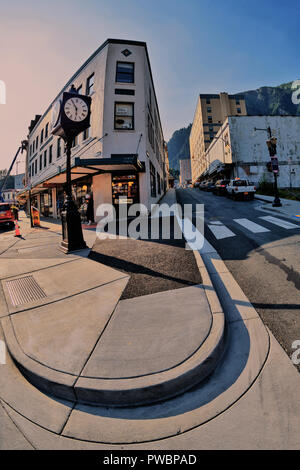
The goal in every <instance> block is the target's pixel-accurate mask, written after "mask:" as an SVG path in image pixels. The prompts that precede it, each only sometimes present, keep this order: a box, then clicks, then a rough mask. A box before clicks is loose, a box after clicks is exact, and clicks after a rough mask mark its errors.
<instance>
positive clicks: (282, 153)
mask: <svg viewBox="0 0 300 470" xmlns="http://www.w3.org/2000/svg"><path fill="white" fill-rule="evenodd" d="M268 128H270V129H271V133H272V136H273V137H276V138H277V157H278V163H279V174H278V186H279V187H280V188H299V187H300V116H229V117H228V118H227V119H226V120H225V122H224V124H223V125H222V127H221V128H220V130H219V132H218V133H217V135H216V137H215V138H214V140H213V141H212V142H211V144H210V146H209V147H208V149H207V150H206V152H205V158H206V161H207V169H206V170H205V171H204V173H202V177H203V178H204V177H205V178H220V179H221V178H246V179H249V180H251V181H253V182H255V183H256V184H257V185H258V184H260V183H263V182H272V181H273V179H274V177H273V174H272V173H270V172H269V171H268V170H267V163H268V162H270V155H269V151H268V147H267V144H266V141H267V140H268V139H269V133H268Z"/></svg>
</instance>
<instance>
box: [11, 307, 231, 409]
mask: <svg viewBox="0 0 300 470" xmlns="http://www.w3.org/2000/svg"><path fill="white" fill-rule="evenodd" d="M2 328H3V332H4V335H5V340H6V343H7V348H8V350H9V352H10V354H11V356H12V358H13V359H14V361H15V363H16V364H17V365H18V368H19V369H20V371H21V372H22V374H23V375H24V376H25V377H26V378H27V379H28V381H29V382H30V383H31V384H32V385H34V386H35V387H37V388H38V389H39V390H41V391H43V392H45V393H48V394H51V395H53V396H56V397H58V398H61V399H64V400H70V401H74V402H78V403H83V404H88V405H96V406H101V405H106V406H121V407H124V406H137V405H142V404H150V403H154V402H158V401H162V400H165V399H168V398H171V397H174V396H176V395H178V394H182V393H183V392H185V391H186V390H188V389H190V388H191V387H193V386H195V385H197V384H198V383H199V382H201V381H202V380H204V379H205V378H206V377H207V376H208V375H210V374H211V373H212V371H213V370H214V368H215V367H216V366H217V364H218V361H219V359H220V357H221V355H222V353H223V346H224V328H225V322H224V314H223V313H217V314H213V315H212V327H211V330H210V333H209V335H208V336H207V338H206V339H205V341H204V343H202V345H201V346H200V348H199V349H198V350H197V351H196V352H195V353H194V354H193V355H192V356H191V357H190V358H188V359H187V360H186V361H184V362H183V363H182V364H180V365H179V366H176V367H174V368H172V369H170V370H167V371H164V372H161V373H157V374H152V375H149V376H143V377H137V378H133V379H114V380H109V379H107V380H106V379H91V378H84V377H77V376H75V375H71V374H66V373H63V372H59V371H56V370H53V369H50V368H48V367H46V366H44V365H42V364H40V363H38V362H36V361H35V360H33V359H31V358H29V357H28V356H27V355H26V354H25V353H24V352H23V351H22V349H21V347H20V345H19V343H18V341H17V339H16V336H15V333H14V330H13V327H12V323H11V320H10V318H9V317H5V318H4V319H2Z"/></svg>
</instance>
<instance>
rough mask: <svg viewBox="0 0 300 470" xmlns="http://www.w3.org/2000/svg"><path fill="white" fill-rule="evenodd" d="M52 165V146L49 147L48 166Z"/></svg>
mask: <svg viewBox="0 0 300 470" xmlns="http://www.w3.org/2000/svg"><path fill="white" fill-rule="evenodd" d="M51 163H52V145H50V147H49V165H50V164H51Z"/></svg>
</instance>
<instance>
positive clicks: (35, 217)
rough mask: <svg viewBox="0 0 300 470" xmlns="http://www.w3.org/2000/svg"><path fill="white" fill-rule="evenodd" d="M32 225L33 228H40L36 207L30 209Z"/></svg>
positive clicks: (38, 213)
mask: <svg viewBox="0 0 300 470" xmlns="http://www.w3.org/2000/svg"><path fill="white" fill-rule="evenodd" d="M31 216H32V223H33V226H34V227H40V226H41V224H40V212H39V210H38V209H37V208H36V207H33V206H32V207H31Z"/></svg>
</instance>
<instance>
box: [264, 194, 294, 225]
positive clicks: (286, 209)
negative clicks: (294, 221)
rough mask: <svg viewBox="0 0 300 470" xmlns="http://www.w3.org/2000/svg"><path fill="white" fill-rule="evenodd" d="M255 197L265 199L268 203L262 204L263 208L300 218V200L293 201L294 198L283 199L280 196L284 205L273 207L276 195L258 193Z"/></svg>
mask: <svg viewBox="0 0 300 470" xmlns="http://www.w3.org/2000/svg"><path fill="white" fill-rule="evenodd" d="M255 199H257V200H259V201H263V202H265V203H266V204H263V205H262V208H263V209H266V210H269V211H272V212H277V213H279V214H284V215H286V216H288V217H294V218H295V217H296V218H298V219H299V218H300V201H293V200H292V199H283V198H280V201H281V204H282V207H273V206H272V203H273V201H274V196H264V195H261V194H256V195H255Z"/></svg>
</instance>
